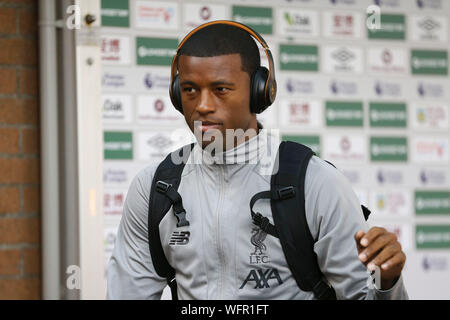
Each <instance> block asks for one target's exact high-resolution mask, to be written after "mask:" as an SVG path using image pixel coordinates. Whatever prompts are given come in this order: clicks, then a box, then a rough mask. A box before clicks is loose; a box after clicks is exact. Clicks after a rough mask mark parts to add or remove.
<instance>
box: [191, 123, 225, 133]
mask: <svg viewBox="0 0 450 320" xmlns="http://www.w3.org/2000/svg"><path fill="white" fill-rule="evenodd" d="M196 122H199V124H198V125H197V127H198V130H200V131H201V132H206V131H207V130H210V129H219V128H220V127H221V126H222V124H221V123H219V122H212V121H196Z"/></svg>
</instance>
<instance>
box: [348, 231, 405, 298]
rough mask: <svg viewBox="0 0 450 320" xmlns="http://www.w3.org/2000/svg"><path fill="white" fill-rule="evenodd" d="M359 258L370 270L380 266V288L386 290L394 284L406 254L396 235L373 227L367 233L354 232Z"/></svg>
mask: <svg viewBox="0 0 450 320" xmlns="http://www.w3.org/2000/svg"><path fill="white" fill-rule="evenodd" d="M355 241H356V247H357V248H358V257H359V260H361V262H362V263H363V264H364V265H365V266H366V267H367V268H368V269H369V270H370V271H373V270H375V269H376V267H377V266H378V267H380V271H381V289H383V290H388V289H390V288H392V287H393V286H394V284H395V283H396V282H397V280H398V278H399V277H400V274H401V272H402V269H403V266H404V265H405V261H406V255H405V253H404V252H403V251H402V246H401V244H400V243H399V242H398V240H397V236H396V235H395V234H394V233H392V232H387V231H386V229H383V228H378V227H374V228H371V229H370V230H369V231H368V232H367V233H364V231H358V232H357V233H356V234H355Z"/></svg>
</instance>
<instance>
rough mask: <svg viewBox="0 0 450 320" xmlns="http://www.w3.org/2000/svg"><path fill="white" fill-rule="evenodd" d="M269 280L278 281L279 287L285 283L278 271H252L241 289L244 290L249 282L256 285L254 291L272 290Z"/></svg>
mask: <svg viewBox="0 0 450 320" xmlns="http://www.w3.org/2000/svg"><path fill="white" fill-rule="evenodd" d="M269 280H276V281H277V282H278V284H279V285H280V284H282V283H283V281H281V278H280V274H279V273H278V270H277V269H274V268H272V269H252V270H251V271H250V273H249V274H248V276H247V278H245V280H244V283H242V286H241V287H240V288H239V289H242V288H244V287H245V285H246V284H247V283H248V282H254V283H255V287H254V289H263V288H270V285H269ZM272 283H273V281H272Z"/></svg>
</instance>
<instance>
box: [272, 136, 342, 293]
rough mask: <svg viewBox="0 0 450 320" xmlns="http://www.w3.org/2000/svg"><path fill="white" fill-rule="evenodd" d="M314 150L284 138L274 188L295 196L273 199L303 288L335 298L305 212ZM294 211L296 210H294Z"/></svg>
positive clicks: (291, 263) (279, 227)
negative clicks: (306, 190)
mask: <svg viewBox="0 0 450 320" xmlns="http://www.w3.org/2000/svg"><path fill="white" fill-rule="evenodd" d="M313 155H314V152H313V151H312V150H311V149H310V148H308V147H306V146H304V145H302V144H298V143H294V142H291V141H283V142H281V144H280V147H279V149H278V157H279V168H278V172H275V173H274V174H273V175H272V179H271V192H272V193H274V192H275V193H276V194H279V193H280V194H283V193H286V192H287V191H290V192H291V194H292V191H293V195H294V196H290V197H285V198H280V199H278V200H276V199H271V208H272V212H273V219H274V223H275V226H276V229H277V231H278V234H279V238H280V242H281V246H282V248H283V252H284V255H285V257H286V261H287V263H288V265H289V268H290V270H291V272H292V274H293V276H294V278H295V280H296V282H297V284H298V286H299V287H300V288H301V289H302V290H303V291H313V292H314V296H315V297H316V299H318V300H335V299H336V293H335V291H334V289H333V288H332V287H330V286H329V285H328V284H327V283H326V282H325V280H324V276H323V274H322V272H321V270H320V268H319V265H318V262H317V255H316V253H315V252H314V239H313V237H312V235H311V232H310V230H309V227H308V224H307V221H306V214H305V195H304V194H305V192H304V188H305V186H304V184H305V175H306V169H307V167H308V163H309V160H310V159H311V157H312V156H313ZM293 213H294V214H293Z"/></svg>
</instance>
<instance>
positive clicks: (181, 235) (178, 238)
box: [169, 231, 191, 246]
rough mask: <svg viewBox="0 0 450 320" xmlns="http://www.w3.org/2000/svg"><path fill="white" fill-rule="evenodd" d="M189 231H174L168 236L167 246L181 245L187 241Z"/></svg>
mask: <svg viewBox="0 0 450 320" xmlns="http://www.w3.org/2000/svg"><path fill="white" fill-rule="evenodd" d="M190 235H191V233H190V232H189V231H174V232H173V233H172V236H171V237H170V241H169V246H182V245H185V244H188V243H189V236H190Z"/></svg>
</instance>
